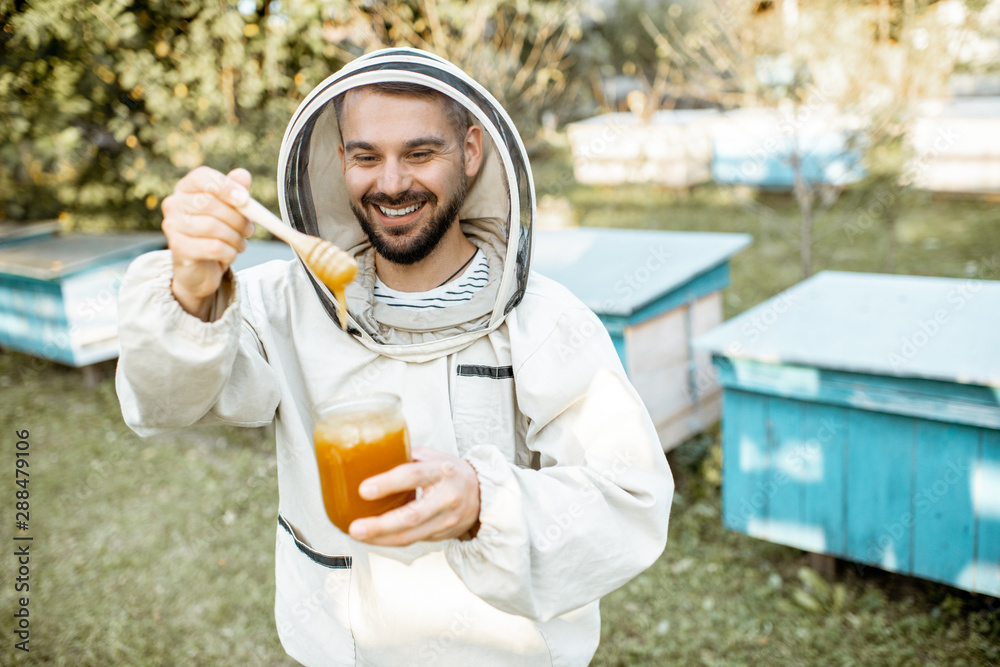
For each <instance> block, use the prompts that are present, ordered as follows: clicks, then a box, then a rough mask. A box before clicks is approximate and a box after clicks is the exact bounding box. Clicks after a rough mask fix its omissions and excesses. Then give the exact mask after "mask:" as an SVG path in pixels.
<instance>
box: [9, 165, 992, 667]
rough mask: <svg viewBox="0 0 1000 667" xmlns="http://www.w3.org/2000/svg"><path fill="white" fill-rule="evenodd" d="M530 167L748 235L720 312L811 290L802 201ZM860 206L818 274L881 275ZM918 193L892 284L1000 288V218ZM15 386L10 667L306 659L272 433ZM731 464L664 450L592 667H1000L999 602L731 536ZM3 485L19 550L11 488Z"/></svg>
mask: <svg viewBox="0 0 1000 667" xmlns="http://www.w3.org/2000/svg"><path fill="white" fill-rule="evenodd" d="M536 172H537V173H536V181H537V183H538V192H539V195H540V196H543V197H546V196H547V197H549V198H551V197H562V198H565V199H566V200H567V201H568V203H569V206H570V207H571V210H572V211H573V213H574V215H575V216H576V218H577V219H578V221H579V222H580V223H581V224H584V225H594V226H620V227H637V228H655V229H676V230H682V229H683V230H692V231H739V232H747V233H750V234H752V235H753V237H754V243H753V245H752V246H751V247H750V248H748V249H747V250H745V251H743V252H742V253H741V254H740V255H738V256H736V257H735V258H734V259H733V262H732V281H733V285H732V287H731V288H730V289H729V290H727V292H726V296H725V310H726V315H727V317H731V316H732V315H734V314H736V313H739V312H741V311H743V310H745V309H746V308H749V307H750V306H752V305H754V304H756V303H759V302H760V301H761V300H763V299H765V298H767V297H769V296H772V295H774V294H776V293H777V292H779V291H781V290H782V289H785V288H786V287H788V286H790V285H792V284H794V283H796V282H797V281H798V280H800V278H801V276H800V274H799V268H798V259H797V252H798V238H797V236H796V234H795V233H794V230H795V229H796V226H795V222H794V211H795V207H794V204H793V202H792V201H791V200H790V199H788V198H787V197H783V196H779V195H766V196H752V195H748V194H746V193H736V192H733V191H730V190H724V189H719V188H714V187H703V188H697V189H695V190H694V191H693V192H691V193H688V194H685V195H678V194H676V193H672V192H668V191H662V190H658V189H655V188H648V187H640V186H633V187H626V188H615V189H611V188H607V189H605V188H588V187H582V186H579V185H577V184H575V183H574V182H573V181H572V179H571V178H570V177H569V176H568V173H569V172H568V165H567V161H566V159H565V156H564V155H559V154H558V153H557V154H554V155H553V156H550V158H549V159H548V160H547V161H544V162H540V163H538V165H537V169H536ZM867 201H868V200H867V199H865V198H862V197H861V196H860V195H857V194H855V193H846V194H845V195H844V196H842V197H841V199H840V201H838V203H837V204H836V205H835V206H834V207H833V208H832V209H831V211H830V212H829V213H828V214H827V215H825V216H823V217H822V218H821V219H819V220H818V221H817V225H816V242H815V245H814V252H815V257H814V260H813V262H814V267H815V269H816V270H823V269H841V270H852V271H879V270H881V268H882V266H883V260H884V248H885V245H886V238H885V234H884V232H883V231H882V230H881V228H879V227H878V226H877V225H871V226H863V225H862V224H861V223H859V222H858V221H859V220H862V213H863V212H864V210H865V207H866V206H867V203H866V202H867ZM906 201H907V204H906V206H905V207H904V208H903V209H901V210H900V217H899V223H898V230H897V238H898V248H897V250H896V267H895V268H896V270H897V271H898V272H900V273H913V274H924V275H941V276H954V277H978V278H992V279H1000V269H998V265H997V260H998V259H1000V229H998V226H1000V221H998V216H997V213H996V206H995V205H990V204H986V203H983V202H976V201H938V200H935V199H933V198H931V197H930V196H927V195H910V196H908V197H907V200H906ZM852 224H853V225H854V227H850V225H852ZM848 230H850V231H848ZM0 394H2V397H3V399H2V403H3V410H2V412H0V432H2V433H3V438H2V444H0V460H2V461H4V462H6V465H7V466H8V468H7V469H8V473H7V474H8V475H10V478H9V479H11V482H13V471H12V468H13V466H14V461H15V442H16V439H15V436H14V432H15V431H21V430H25V429H26V430H28V431H29V432H30V435H29V438H28V440H29V442H30V463H31V467H30V469H29V470H30V473H31V476H30V480H31V481H30V486H29V489H30V508H31V509H30V512H31V521H30V531H29V534H30V535H31V536H32V537H33V540H32V541H31V542H30V553H31V560H30V586H31V589H30V605H29V609H30V631H31V641H30V648H31V652H30V654H23V653H22V652H21V651H17V650H15V649H14V648H13V644H14V639H12V637H13V635H12V632H11V630H12V628H13V625H12V619H13V613H14V611H15V610H16V609H17V601H16V597H17V595H16V594H15V592H14V590H13V586H12V585H11V583H10V582H12V581H14V579H15V576H16V568H17V563H16V562H15V558H14V556H13V555H12V552H13V547H10V548H8V549H6V550H5V553H6V554H7V555H5V556H4V557H3V558H2V564H0V572H3V581H4V585H3V587H2V588H0V617H2V618H3V619H5V620H4V621H3V622H2V624H0V630H2V632H3V635H2V636H3V637H4V645H3V648H2V649H0V657H2V659H0V663H2V664H52V665H74V666H88V665H94V666H98V665H100V666H104V665H179V664H196V665H285V664H292V663H291V661H290V660H288V659H287V658H286V657H285V656H284V653H283V652H282V650H281V647H280V645H279V643H278V640H277V636H276V632H275V629H274V622H273V617H272V610H271V607H272V597H273V593H274V579H273V571H272V569H273V553H274V531H275V511H276V506H277V487H276V480H275V461H274V454H273V434H272V433H271V432H270V431H269V429H258V430H234V429H213V430H201V431H195V432H188V433H182V434H177V435H172V436H165V437H161V438H156V439H153V440H142V439H140V438H138V437H137V436H135V435H134V434H133V433H131V432H130V431H129V430H128V428H127V427H126V426H125V425H124V424H123V423H122V421H121V416H120V412H119V409H118V402H117V398H116V396H115V392H114V384H113V380H112V379H111V378H105V379H104V380H102V381H99V382H97V383H96V384H94V385H92V386H91V385H87V384H86V383H85V382H84V381H83V376H82V374H81V373H80V372H79V371H76V370H72V369H67V368H64V367H60V366H58V365H55V364H49V363H47V362H41V361H38V360H35V359H32V358H31V357H27V356H24V355H21V354H18V353H14V352H6V353H2V354H0ZM718 451H719V448H718V433H717V431H712V432H709V433H706V434H703V435H701V436H698V437H696V438H694V439H693V440H691V441H690V442H688V443H686V444H685V445H682V446H681V447H680V448H678V449H677V450H675V452H672V453H671V456H670V459H671V463H672V465H673V468H674V472H675V476H676V477H677V481H678V492H677V496H676V498H675V505H674V510H673V515H672V520H671V536H670V541H669V544H668V546H667V549H666V551H665V553H664V554H663V556H662V557H661V558H660V560H659V561H658V562H657V563H656V564H655V565H654V566H653V567H652V568H651V569H650V570H649V571H647V572H646V573H644V574H643V575H641V576H639V577H638V578H636V579H635V580H633V581H632V582H631V583H629V584H628V585H627V586H625V587H624V588H622V589H620V590H619V591H616V592H615V593H613V594H611V595H609V596H608V597H607V598H605V600H604V601H603V602H602V610H603V630H602V635H603V636H602V645H601V648H600V649H599V651H598V654H597V657H596V659H595V661H594V664H595V665H664V664H677V665H697V664H704V665H743V664H795V665H872V664H879V665H883V664H884V665H896V664H899V665H908V664H938V665H958V664H969V665H973V664H996V663H997V662H998V661H1000V601H998V600H996V599H994V598H990V597H986V596H978V595H973V594H969V593H965V592H963V591H960V590H957V589H954V588H950V587H947V586H943V585H938V584H933V583H929V582H924V581H920V580H916V579H911V578H907V577H902V576H897V575H892V574H888V573H885V572H881V571H878V570H875V569H871V568H867V569H864V570H859V569H858V568H855V567H854V566H852V565H850V564H846V563H845V564H841V567H840V573H839V576H838V582H839V583H838V585H837V586H833V587H831V586H830V585H829V584H826V583H824V582H822V581H817V580H816V578H815V577H814V576H811V573H810V572H809V571H808V570H806V571H803V568H804V567H805V565H806V557H805V555H804V554H803V552H801V551H798V550H795V549H790V548H786V547H781V546H777V545H773V544H769V543H766V542H762V541H759V540H755V539H752V538H749V537H746V536H743V535H739V534H735V533H730V532H727V531H725V530H723V529H722V527H721V523H720V516H719V487H718V465H719V464H718ZM7 488H8V489H9V491H8V492H7V493H8V494H9V495H8V500H7V501H6V503H5V505H4V507H5V508H6V509H5V511H6V512H7V514H8V521H10V522H11V523H9V524H8V525H9V526H11V529H10V532H9V533H8V535H10V536H13V534H14V531H13V527H12V523H13V518H14V517H13V507H14V498H13V494H14V490H15V489H16V488H17V487H13V486H12V484H8V486H7ZM8 539H9V538H8ZM12 544H14V542H12V541H8V545H12Z"/></svg>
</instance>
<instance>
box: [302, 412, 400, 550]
mask: <svg viewBox="0 0 1000 667" xmlns="http://www.w3.org/2000/svg"><path fill="white" fill-rule="evenodd" d="M314 412H315V415H314V416H315V418H316V427H315V430H314V431H313V443H314V444H315V447H316V463H317V465H318V466H319V480H320V486H321V487H322V490H323V504H324V506H325V507H326V514H327V516H329V517H330V521H332V522H333V524H334V525H335V526H337V528H340V530H342V531H344V532H345V533H346V532H347V529H348V528H349V527H350V525H351V522H352V521H354V520H355V519H359V518H362V517H368V516H377V515H379V514H382V513H384V512H387V511H389V510H391V509H394V508H396V507H399V506H401V505H404V504H406V503H407V502H409V501H411V500H413V498H414V497H415V493H414V492H413V491H404V492H401V493H395V494H392V495H390V496H386V497H384V498H378V499H377V500H365V499H363V498H362V497H361V495H360V494H359V493H358V487H360V486H361V482H363V481H365V480H366V479H368V478H369V477H372V476H374V475H377V474H379V473H382V472H385V471H387V470H391V469H392V468H394V467H396V466H397V465H399V464H401V463H407V462H409V461H410V436H409V433H408V432H407V430H406V421H405V420H404V419H403V412H402V408H401V404H400V400H399V397H398V396H396V395H395V394H387V393H386V394H367V395H363V396H352V397H347V398H333V399H330V400H328V401H326V402H324V403H321V404H320V405H319V406H318V407H317V408H316V409H315V411H314Z"/></svg>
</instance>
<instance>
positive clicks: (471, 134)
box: [462, 125, 483, 178]
mask: <svg viewBox="0 0 1000 667" xmlns="http://www.w3.org/2000/svg"><path fill="white" fill-rule="evenodd" d="M462 150H464V151H465V175H466V177H467V178H472V177H473V176H475V175H476V174H477V173H479V166H480V165H481V164H482V162H483V128H481V127H479V126H478V125H470V126H469V129H468V131H466V133H465V141H464V142H463V144H462Z"/></svg>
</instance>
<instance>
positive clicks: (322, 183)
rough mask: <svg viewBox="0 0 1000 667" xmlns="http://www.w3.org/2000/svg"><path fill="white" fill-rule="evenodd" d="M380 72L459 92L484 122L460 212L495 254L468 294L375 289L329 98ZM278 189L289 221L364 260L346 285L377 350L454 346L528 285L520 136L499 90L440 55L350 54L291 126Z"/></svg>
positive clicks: (499, 316) (417, 353) (437, 350)
mask: <svg viewBox="0 0 1000 667" xmlns="http://www.w3.org/2000/svg"><path fill="white" fill-rule="evenodd" d="M382 82H408V83H415V84H420V85H423V86H426V87H428V88H432V89H434V90H436V91H439V92H441V93H443V94H444V95H447V96H448V97H450V98H452V99H454V100H457V101H458V102H459V103H460V104H461V105H462V106H463V107H465V108H466V109H467V110H468V111H469V113H470V115H471V118H472V120H473V122H474V123H476V124H477V125H479V126H481V127H482V129H483V160H482V165H481V166H480V169H479V172H478V174H477V175H476V176H474V177H473V178H472V179H471V180H470V181H469V184H468V185H469V189H468V195H467V197H466V200H465V204H464V206H463V207H462V209H461V211H460V213H459V219H460V221H461V225H462V230H463V232H464V233H465V235H466V236H467V237H468V238H469V240H470V241H472V243H473V244H475V245H476V246H478V247H479V248H480V249H481V250H483V252H484V253H485V254H486V257H487V260H488V262H489V282H488V283H487V285H486V287H484V288H483V289H481V290H480V291H478V292H477V293H476V294H475V295H474V296H473V298H472V299H471V300H470V301H467V302H463V303H458V304H455V305H452V306H450V307H448V308H442V309H426V310H423V311H412V310H407V309H398V308H392V307H389V306H386V305H385V304H383V303H380V302H377V301H375V300H374V299H373V298H372V290H373V288H374V284H375V261H374V249H373V248H372V247H371V244H370V243H369V241H368V238H367V236H366V235H365V234H364V232H363V231H362V229H361V226H360V225H359V224H358V222H357V219H356V218H355V216H354V213H353V212H352V211H351V208H350V203H349V198H348V194H347V187H346V185H345V183H344V175H343V173H342V169H341V162H340V157H339V155H338V150H337V149H338V146H339V144H340V131H339V129H338V126H337V116H336V112H335V111H334V104H333V100H334V98H335V97H337V96H338V95H341V94H343V93H344V92H346V91H348V90H350V89H352V88H357V87H359V86H365V85H370V84H376V83H382ZM278 197H279V202H280V206H281V213H282V217H283V218H284V219H285V221H286V223H288V224H290V225H291V226H292V227H294V228H295V229H297V230H299V231H302V232H305V233H307V234H313V235H317V236H320V237H322V238H324V239H326V240H328V241H331V242H332V243H334V244H335V245H337V246H339V247H341V248H343V249H344V250H346V251H347V252H348V253H350V254H351V255H353V256H354V257H355V258H356V259H357V260H358V277H357V278H356V279H355V281H354V282H353V283H351V284H350V285H349V286H348V288H347V302H348V311H349V317H348V320H349V321H348V324H349V332H350V333H351V335H353V336H354V337H355V338H356V339H357V340H358V341H360V342H361V343H362V344H364V345H366V346H367V347H369V348H372V349H376V350H377V351H378V352H379V353H380V354H385V355H388V356H392V357H396V358H403V359H407V360H410V361H424V360H427V359H433V358H435V357H438V356H441V355H444V354H449V353H451V352H453V351H457V350H458V349H461V348H463V347H465V346H467V345H469V344H471V343H472V342H473V341H475V340H476V339H477V338H479V337H481V336H483V335H486V334H488V333H489V332H491V331H493V330H494V329H496V328H497V327H498V326H500V324H501V323H502V322H503V320H504V318H505V317H506V316H507V314H508V313H509V312H510V310H511V309H512V308H513V307H514V306H516V305H517V304H518V303H519V302H520V300H521V297H522V296H523V294H524V289H525V285H526V282H527V278H528V259H529V255H530V248H531V221H532V218H533V217H534V212H535V195H534V188H533V185H532V180H531V169H530V167H529V165H528V159H527V156H526V154H525V150H524V146H523V144H522V143H521V139H520V137H519V136H518V134H517V130H516V129H515V128H514V125H513V123H512V122H511V120H510V117H509V116H508V115H507V113H506V112H505V111H504V110H503V109H502V108H501V107H500V105H499V104H498V103H497V101H496V100H495V99H494V98H493V96H492V95H490V94H489V93H488V92H487V91H486V90H485V89H483V87H482V86H480V85H479V84H478V83H476V82H475V81H473V80H472V79H471V78H469V77H468V76H467V75H466V74H465V73H464V72H462V71H461V70H460V69H458V68H457V67H455V66H454V65H452V64H451V63H449V62H447V61H446V60H444V59H442V58H439V57H438V56H435V55H432V54H430V53H426V52H424V51H419V50H416V49H404V48H393V49H384V50H381V51H376V52H374V53H370V54H368V55H366V56H363V57H361V58H358V59H357V60H354V61H353V62H351V63H350V64H349V65H347V66H346V67H344V68H343V69H342V70H340V71H339V72H338V73H336V74H334V75H332V76H330V77H329V78H327V79H326V80H325V81H323V83H321V84H320V85H319V86H317V87H316V89H315V90H313V91H312V92H311V93H310V94H309V96H308V97H306V99H305V100H304V101H303V102H302V104H301V105H300V106H299V108H298V109H297V110H296V112H295V115H294V116H293V117H292V120H291V122H290V123H289V125H288V129H287V130H286V131H285V136H284V139H283V140H282V143H281V154H280V158H279V162H278ZM300 261H301V260H300ZM310 275H311V278H312V282H313V286H314V288H315V290H316V293H317V295H318V296H319V298H320V299H321V300H322V302H323V304H324V306H325V308H326V311H327V313H328V314H329V316H330V317H331V318H334V319H336V318H337V315H336V307H335V302H334V300H333V295H332V294H331V293H330V291H329V289H328V288H327V287H326V286H325V285H323V284H322V283H321V282H320V281H319V280H318V279H316V277H315V275H312V274H310Z"/></svg>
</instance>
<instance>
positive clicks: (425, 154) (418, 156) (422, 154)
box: [410, 151, 431, 160]
mask: <svg viewBox="0 0 1000 667" xmlns="http://www.w3.org/2000/svg"><path fill="white" fill-rule="evenodd" d="M430 156H431V152H430V151H417V152H416V153H410V157H412V158H414V159H415V160H426V159H427V158H429V157H430Z"/></svg>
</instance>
